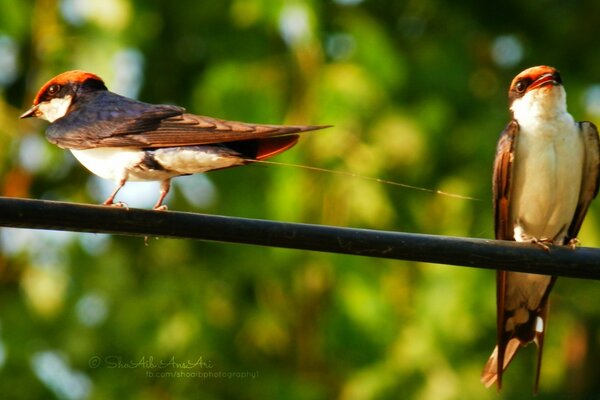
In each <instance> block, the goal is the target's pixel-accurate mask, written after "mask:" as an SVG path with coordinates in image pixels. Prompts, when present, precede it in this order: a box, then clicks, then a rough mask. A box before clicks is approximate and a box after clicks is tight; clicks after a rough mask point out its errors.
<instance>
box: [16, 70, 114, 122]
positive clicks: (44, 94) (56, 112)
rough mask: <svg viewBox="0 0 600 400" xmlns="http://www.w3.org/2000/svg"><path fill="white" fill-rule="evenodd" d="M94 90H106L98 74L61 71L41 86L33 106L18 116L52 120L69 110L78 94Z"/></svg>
mask: <svg viewBox="0 0 600 400" xmlns="http://www.w3.org/2000/svg"><path fill="white" fill-rule="evenodd" d="M96 90H107V89H106V86H105V85H104V82H103V81H102V79H101V78H100V77H99V76H97V75H94V74H92V73H89V72H84V71H67V72H63V73H62V74H60V75H57V76H55V77H54V78H52V79H50V80H49V81H48V82H46V83H45V84H44V85H43V86H42V87H41V89H40V90H39V91H38V93H37V95H36V96H35V99H34V100H33V106H32V107H31V108H30V109H29V110H27V111H25V112H24V113H23V114H22V115H21V117H20V118H29V117H37V118H42V119H45V120H47V121H50V122H54V121H56V120H57V119H59V118H62V117H64V116H65V115H66V114H67V113H68V112H69V108H70V107H71V104H73V102H74V101H75V100H76V99H77V97H78V96H79V95H81V94H82V93H86V92H90V91H96Z"/></svg>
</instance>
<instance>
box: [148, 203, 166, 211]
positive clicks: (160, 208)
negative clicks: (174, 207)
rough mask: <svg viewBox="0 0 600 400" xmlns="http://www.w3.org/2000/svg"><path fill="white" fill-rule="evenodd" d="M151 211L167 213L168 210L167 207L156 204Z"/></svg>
mask: <svg viewBox="0 0 600 400" xmlns="http://www.w3.org/2000/svg"><path fill="white" fill-rule="evenodd" d="M152 209H153V210H155V211H167V210H168V209H169V207H167V205H166V204H160V205H159V204H157V205H155V206H154V207H152Z"/></svg>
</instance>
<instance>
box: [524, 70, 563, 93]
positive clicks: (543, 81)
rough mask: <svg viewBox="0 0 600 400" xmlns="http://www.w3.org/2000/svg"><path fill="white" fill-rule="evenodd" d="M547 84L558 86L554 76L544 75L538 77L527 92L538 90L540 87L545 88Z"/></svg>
mask: <svg viewBox="0 0 600 400" xmlns="http://www.w3.org/2000/svg"><path fill="white" fill-rule="evenodd" d="M548 84H550V85H553V86H556V85H558V82H557V81H556V78H555V77H554V74H544V75H542V76H540V77H539V78H537V79H536V80H535V81H534V82H533V83H532V84H531V85H530V86H529V90H532V89H536V88H539V87H541V86H545V85H548Z"/></svg>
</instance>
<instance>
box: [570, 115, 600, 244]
mask: <svg viewBox="0 0 600 400" xmlns="http://www.w3.org/2000/svg"><path fill="white" fill-rule="evenodd" d="M579 128H580V130H581V134H582V136H583V141H584V155H585V158H584V164H583V177H582V180H581V190H580V191H579V201H578V202H577V208H576V209H575V215H574V216H573V221H572V222H571V225H570V226H569V231H568V235H567V238H565V241H566V242H568V241H569V240H571V239H575V238H576V237H577V234H578V233H579V228H581V224H582V223H583V219H584V218H585V214H586V213H587V210H588V208H589V206H590V203H591V202H592V200H593V199H594V197H596V195H597V194H598V185H599V183H600V141H599V140H598V130H597V129H596V126H595V125H594V124H592V123H591V122H580V123H579ZM565 244H566V243H565Z"/></svg>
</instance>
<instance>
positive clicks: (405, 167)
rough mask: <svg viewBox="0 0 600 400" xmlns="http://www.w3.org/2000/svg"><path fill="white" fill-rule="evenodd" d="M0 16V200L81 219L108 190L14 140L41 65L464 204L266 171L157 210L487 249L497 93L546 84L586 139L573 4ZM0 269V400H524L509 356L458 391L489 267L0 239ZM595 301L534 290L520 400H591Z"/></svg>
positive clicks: (88, 10)
mask: <svg viewBox="0 0 600 400" xmlns="http://www.w3.org/2000/svg"><path fill="white" fill-rule="evenodd" d="M0 10H2V12H1V13H0V144H1V146H0V169H1V170H0V171H1V172H0V190H2V194H3V195H5V196H19V197H31V198H46V199H57V200H63V201H74V202H88V203H98V202H100V201H102V200H103V197H104V196H106V195H107V192H106V190H110V187H104V186H102V185H101V182H100V180H98V179H96V178H93V177H91V175H90V173H88V172H87V171H86V170H84V168H83V167H81V166H80V165H78V164H77V163H76V162H74V159H73V158H72V156H71V155H70V154H69V153H68V152H65V151H63V150H61V149H58V148H55V147H53V146H51V145H50V144H49V143H46V142H45V140H44V139H43V137H42V132H43V130H44V128H45V126H46V124H45V123H44V122H40V121H29V120H27V121H20V120H18V116H19V115H20V113H21V112H23V111H24V110H26V109H27V108H28V107H29V105H30V104H31V101H32V98H33V96H34V95H35V92H36V91H37V89H38V88H39V87H40V85H41V84H43V83H44V82H45V81H46V80H48V79H49V78H51V77H52V76H54V75H56V74H58V73H60V72H62V71H64V70H67V69H84V70H88V71H91V72H95V73H97V74H99V75H100V76H102V77H103V78H104V79H105V80H106V82H107V85H108V86H109V88H111V89H113V90H114V91H117V92H121V93H124V94H131V93H133V94H135V93H136V89H139V93H138V98H140V99H142V100H144V101H147V102H154V103H174V104H179V105H182V106H185V107H186V108H187V109H188V110H189V111H191V112H195V113H199V114H205V115H211V116H215V117H220V118H225V119H233V120H245V121H249V122H263V123H294V124H313V123H314V124H332V125H335V127H334V128H331V129H328V130H326V131H322V132H318V133H311V134H307V135H306V137H305V138H304V139H303V140H302V141H301V142H300V143H299V144H298V145H297V146H296V147H295V148H293V149H292V150H291V151H289V152H287V153H285V154H283V155H281V156H279V157H278V158H277V160H279V161H284V162H290V163H296V164H304V165H310V166H316V167H323V168H330V169H335V170H341V171H350V172H354V173H357V174H362V175H367V176H372V177H379V178H384V179H391V180H394V181H397V182H402V183H405V184H410V185H415V186H420V187H425V188H430V189H439V190H443V191H446V192H451V193H459V194H462V195H466V196H472V197H476V198H478V199H480V200H479V201H469V200H462V199H455V198H450V197H445V196H442V195H436V194H432V193H428V192H423V191H416V190H408V189H402V188H398V187H392V186H388V185H383V184H378V183H373V182H368V181H365V180H361V179H358V178H349V177H346V176H338V175H333V174H324V173H316V172H311V171H306V170H300V169H294V168H289V167H278V166H250V167H244V168H237V169H231V170H225V171H219V172H214V173H210V174H208V175H206V176H205V177H192V178H180V179H179V181H180V182H185V184H179V186H176V187H175V188H174V190H173V192H174V193H173V194H172V195H171V196H170V197H169V198H168V204H169V206H170V208H171V209H175V210H186V211H194V212H206V213H214V214H223V215H233V216H243V217H256V218H264V219H273V220H285V221H298V222H308V223H318V224H333V225H340V226H350V227H364V228H376V229H389V230H398V231H407V232H420V233H430V234H441V235H456V236H471V237H483V238H490V237H492V236H493V229H492V219H491V213H492V212H491V195H490V192H491V187H490V177H491V164H492V160H493V157H494V150H495V145H496V140H497V137H498V134H499V133H500V131H501V130H502V128H503V127H504V125H505V123H506V122H507V120H508V112H507V105H506V104H507V103H506V89H507V86H508V84H509V82H510V80H511V79H512V77H513V76H514V75H515V74H516V73H517V72H519V71H520V70H522V69H524V68H525V67H529V66H532V65H537V64H549V65H553V66H556V67H558V68H559V69H561V71H562V72H563V78H564V81H565V86H566V88H567V91H568V93H569V107H570V110H571V112H572V113H573V115H574V116H575V117H576V118H577V119H580V120H581V119H589V120H592V121H595V122H600V118H599V117H600V106H599V102H600V100H599V99H598V98H599V92H600V89H599V88H600V86H598V85H599V84H600V73H599V71H600V69H599V67H600V52H599V51H598V41H597V38H598V37H599V36H600V24H598V23H597V21H598V18H599V17H600V3H599V2H597V1H592V0H585V1H584V0H581V1H572V2H569V3H566V2H558V1H552V0H546V1H538V2H523V1H515V0H507V1H504V2H498V3H486V2H476V1H468V0H463V1H455V2H443V1H440V0H426V1H413V0H408V1H382V0H364V1H361V0H336V1H333V0H327V1H310V0H305V1H302V0H289V1H280V0H227V1H213V2H208V1H162V0H154V1H142V0H129V1H128V0H104V1H97V2H94V1H91V0H89V1H86V0H63V1H56V0H38V1H33V0H27V1H13V0H0ZM128 186H130V189H131V191H129V192H123V194H121V195H120V197H119V198H120V199H121V200H123V201H125V202H128V203H130V202H131V203H130V204H132V205H133V206H135V203H134V200H135V199H138V200H139V198H140V197H142V200H140V201H144V200H143V197H144V196H145V197H148V199H146V201H147V202H148V204H149V205H151V204H152V203H153V202H154V200H155V198H156V197H155V196H156V190H157V189H156V187H154V188H153V189H152V190H151V191H150V192H145V191H144V192H143V194H142V195H141V196H140V195H139V194H136V191H137V192H139V190H142V189H140V188H141V186H139V185H137V184H130V185H128ZM99 188H100V189H99ZM101 188H104V189H101ZM107 188H108V189H107ZM144 204H146V203H144ZM145 206H147V205H145ZM599 229H600V225H599V221H598V206H597V205H594V206H593V207H592V209H591V210H590V213H589V216H588V218H587V220H586V223H585V224H584V226H583V229H582V232H581V234H580V239H581V241H582V242H583V244H584V245H586V246H598V245H599V244H600V243H599V241H600V233H599ZM0 249H1V251H2V253H1V254H0V393H3V395H2V397H4V396H6V397H5V398H15V399H20V398H23V399H25V398H27V399H29V398H61V399H86V398H89V399H107V398H132V399H188V398H203V399H227V398H232V399H254V398H261V399H262V398H283V399H307V400H308V399H328V398H338V399H433V398H435V399H468V398H481V399H485V398H490V399H497V398H503V399H504V398H505V399H520V398H529V397H531V387H532V382H533V370H534V351H533V346H530V348H528V349H526V350H524V351H523V352H522V353H523V354H521V355H520V356H519V357H517V360H516V361H515V362H514V365H512V366H511V368H510V369H509V371H508V373H507V374H506V375H505V387H504V388H503V391H502V392H501V394H500V395H498V394H497V393H496V391H495V390H494V389H490V390H486V389H485V388H484V387H483V386H482V385H481V384H480V383H479V374H480V371H481V368H482V367H483V364H484V362H485V361H486V360H487V358H488V356H489V353H490V352H491V350H492V348H493V345H494V342H495V304H494V302H495V295H494V293H495V286H494V277H495V274H494V273H493V272H491V271H480V270H476V269H468V268H455V267H445V266H437V265H429V264H420V263H411V262H401V261H385V260H375V259H369V258H358V257H347V256H337V255H329V254H317V253H311V252H300V251H291V250H281V249H270V248H260V247H251V246H241V245H232V244H214V243H199V242H192V241H184V240H165V239H160V240H156V239H152V238H151V239H149V240H148V242H147V243H145V242H144V241H143V240H142V239H139V238H127V237H117V236H104V235H91V234H81V235H80V234H67V233H59V232H41V231H25V230H16V229H3V230H2V232H1V236H0ZM598 294H599V288H598V286H597V283H595V282H586V281H583V280H573V279H560V280H559V281H558V284H557V286H556V287H555V290H554V293H553V296H552V302H553V303H552V304H553V307H552V311H551V318H550V322H549V324H550V325H549V333H548V336H547V342H546V352H545V357H544V368H543V370H542V384H541V394H540V396H539V398H544V399H545V398H548V399H564V398H570V399H576V398H582V399H583V398H587V399H593V398H598V393H600V379H599V378H600V372H598V368H597V365H598V360H600V345H599V341H600V331H599V326H600V306H599V305H598V303H596V301H597V299H598ZM161 362H162V363H164V364H166V365H162V368H161V365H160V363H161ZM188 362H190V363H196V364H194V365H191V367H190V365H187V364H186V363H188ZM184 364H185V365H184ZM185 366H188V367H190V368H185ZM190 372H192V373H196V374H201V373H209V372H210V373H213V376H212V377H205V378H200V377H192V376H190V375H189V373H190ZM166 373H168V374H166ZM174 373H180V375H179V376H176V375H175V374H174ZM243 373H245V374H246V375H243ZM182 374H183V375H182ZM185 374H188V375H187V376H186V375H185ZM218 374H221V375H219V377H217V376H216V375H218Z"/></svg>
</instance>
